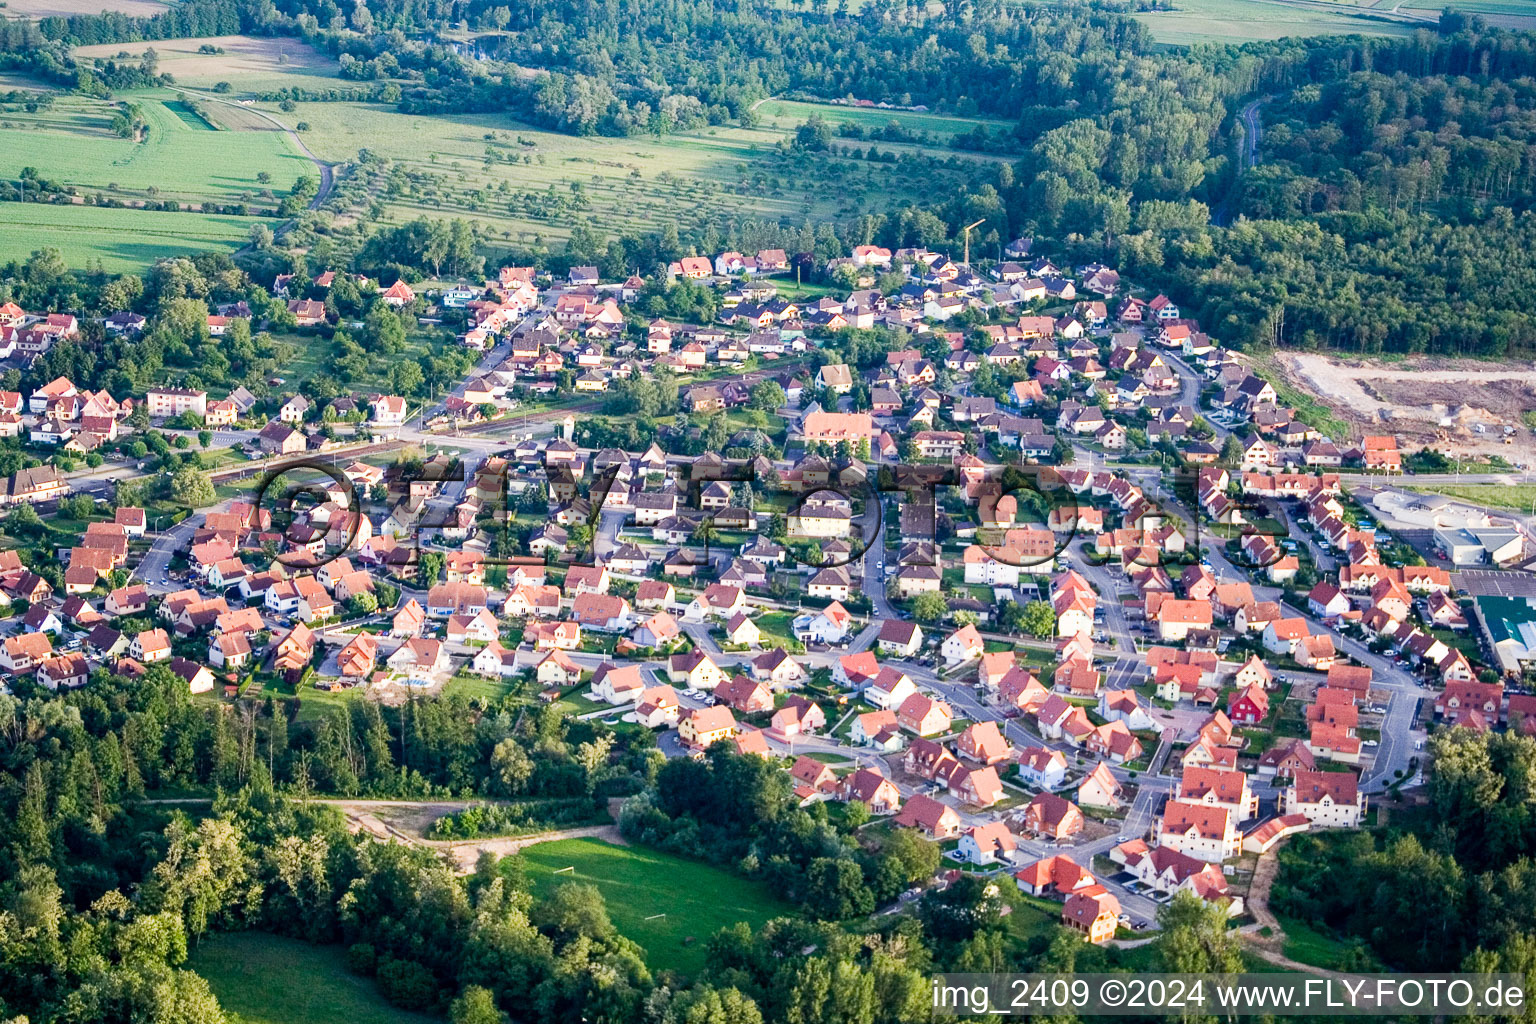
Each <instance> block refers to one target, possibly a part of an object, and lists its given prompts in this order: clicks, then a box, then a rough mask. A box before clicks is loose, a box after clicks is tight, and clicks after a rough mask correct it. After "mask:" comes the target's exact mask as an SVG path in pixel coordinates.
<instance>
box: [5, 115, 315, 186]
mask: <svg viewBox="0 0 1536 1024" xmlns="http://www.w3.org/2000/svg"><path fill="white" fill-rule="evenodd" d="M120 98H121V99H123V100H126V101H128V102H131V103H134V104H136V105H137V106H138V108H139V113H140V115H141V116H142V117H143V119H144V122H145V125H146V126H147V129H148V130H147V132H146V133H145V135H144V137H143V138H142V140H140V141H135V140H134V139H132V138H122V137H121V136H119V135H117V134H116V133H115V132H114V131H113V130H112V118H113V116H114V115H115V114H117V113H118V111H119V109H120V108H119V106H118V104H116V103H109V102H106V101H104V100H98V99H94V98H91V97H87V96H78V95H60V96H59V97H58V98H57V99H56V100H55V102H54V104H53V106H52V108H51V109H48V110H39V111H37V112H36V113H28V112H26V111H12V112H8V113H6V114H4V115H3V117H0V177H6V178H15V177H16V176H17V175H18V174H19V173H20V171H21V169H22V168H23V167H36V168H37V169H38V171H39V173H40V174H41V175H42V176H43V177H44V178H47V179H49V180H52V181H58V182H61V183H63V184H66V185H72V186H76V187H78V188H81V189H86V190H89V191H92V192H98V191H99V192H103V193H105V194H107V195H109V196H111V197H114V198H118V199H123V200H125V201H135V202H136V201H143V200H145V199H149V198H156V199H176V200H179V201H182V202H186V203H200V202H204V201H210V200H211V201H213V202H219V203H233V202H239V201H240V200H241V199H243V198H252V199H255V198H257V197H258V196H259V194H260V193H261V192H262V191H263V190H266V189H269V188H270V189H273V190H277V191H287V190H288V189H290V188H292V187H293V183H294V181H296V180H297V179H298V178H299V177H300V176H301V175H304V174H314V173H315V167H314V164H313V163H311V162H310V161H309V160H306V159H305V158H304V157H303V156H301V155H300V154H299V153H298V151H297V150H296V149H295V147H294V145H293V142H292V140H291V139H290V138H289V137H288V136H287V134H285V133H284V132H280V131H262V132H255V131H238V132H236V131H229V132H216V131H214V130H213V127H212V126H211V125H210V124H209V123H208V122H207V121H205V120H204V119H203V118H200V117H198V116H197V115H196V114H195V113H193V112H192V111H191V110H190V109H189V108H188V107H187V106H186V105H185V103H184V102H183V101H182V100H181V98H180V97H179V96H178V94H177V93H175V92H174V91H171V90H168V89H153V90H144V91H138V92H132V93H123V94H121V95H120ZM216 110H217V106H216V105H214V104H209V115H210V116H216V114H215V111H216ZM258 174H268V175H271V178H272V180H271V182H270V183H263V182H260V181H258V180H257V175H258ZM151 190H153V191H151Z"/></svg>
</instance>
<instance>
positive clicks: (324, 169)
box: [188, 89, 336, 228]
mask: <svg viewBox="0 0 1536 1024" xmlns="http://www.w3.org/2000/svg"><path fill="white" fill-rule="evenodd" d="M188 92H196V93H197V94H198V95H199V96H202V97H203V98H204V99H208V100H213V101H214V102H215V103H222V104H223V105H224V106H226V107H233V108H234V109H236V110H240V111H244V112H246V113H250V114H255V115H256V116H257V117H259V118H261V119H262V120H263V121H268V122H270V123H272V124H274V125H276V126H277V130H278V131H281V132H285V133H287V135H288V137H289V138H290V139H292V140H293V144H294V145H295V146H298V147H299V152H300V153H303V154H304V156H305V157H306V158H307V159H308V160H309V162H310V163H312V164H314V165H315V168H316V169H317V170H319V172H320V188H319V189H318V190H317V191H316V192H315V198H313V199H311V200H310V201H309V208H310V209H311V210H318V209H320V204H321V203H323V202H325V199H326V197H327V196H329V195H330V194H331V187H332V186H333V185H334V184H335V183H336V179H335V174H334V173H333V172H332V170H331V165H330V164H328V163H326V162H325V161H324V160H321V159H320V158H319V157H317V156H315V154H314V153H312V152H310V149H309V147H308V146H306V145H305V144H304V139H303V138H302V137H301V136H300V135H299V133H298V132H296V131H294V130H293V129H292V128H289V127H288V126H287V125H285V124H283V122H281V121H279V120H278V119H277V118H275V117H273V116H272V115H271V114H269V113H267V112H266V111H265V110H260V109H258V108H257V107H254V106H250V107H247V106H244V105H243V104H240V103H237V102H236V101H234V100H226V99H224V98H223V97H221V96H219V95H218V94H217V93H214V92H204V91H202V90H198V89H189V90H188ZM290 223H291V222H290ZM287 226H288V225H284V228H287Z"/></svg>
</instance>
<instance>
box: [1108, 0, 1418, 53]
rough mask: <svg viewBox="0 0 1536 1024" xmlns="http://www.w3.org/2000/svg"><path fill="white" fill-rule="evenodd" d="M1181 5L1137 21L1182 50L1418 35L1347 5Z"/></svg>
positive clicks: (1266, 1)
mask: <svg viewBox="0 0 1536 1024" xmlns="http://www.w3.org/2000/svg"><path fill="white" fill-rule="evenodd" d="M1177 5H1178V8H1177V10H1172V11H1145V12H1142V13H1139V14H1135V15H1133V17H1135V18H1136V19H1137V20H1138V21H1140V22H1142V23H1143V24H1144V25H1146V26H1147V27H1148V28H1149V29H1151V30H1152V36H1153V38H1155V39H1156V40H1157V41H1158V42H1160V43H1170V44H1174V45H1180V46H1187V45H1190V44H1193V43H1243V42H1247V41H1250V40H1263V39H1282V38H1284V37H1286V36H1323V35H1350V34H1359V35H1367V36H1406V35H1411V34H1412V33H1413V31H1414V26H1413V25H1410V24H1408V23H1406V22H1393V21H1387V20H1382V19H1377V18H1369V17H1359V16H1357V15H1355V14H1353V13H1352V9H1351V7H1350V6H1346V5H1344V4H1339V5H1338V8H1339V9H1338V10H1337V12H1335V11H1333V10H1329V9H1327V8H1325V7H1323V6H1320V5H1312V4H1291V3H1287V2H1285V0H1177Z"/></svg>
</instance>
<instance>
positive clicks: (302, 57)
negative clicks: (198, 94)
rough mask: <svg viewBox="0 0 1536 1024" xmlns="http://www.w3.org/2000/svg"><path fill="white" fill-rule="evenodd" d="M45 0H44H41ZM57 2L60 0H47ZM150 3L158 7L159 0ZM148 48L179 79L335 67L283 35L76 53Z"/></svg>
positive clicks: (107, 46) (88, 53)
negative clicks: (209, 50)
mask: <svg viewBox="0 0 1536 1024" xmlns="http://www.w3.org/2000/svg"><path fill="white" fill-rule="evenodd" d="M38 2H44V0H38ZM47 2H58V0H47ZM148 6H151V7H155V8H159V7H160V6H161V5H160V4H149V5H148ZM202 46H215V47H217V48H219V49H221V50H223V51H224V52H223V53H199V52H198V50H199V48H200V47H202ZM146 49H152V50H154V51H155V53H157V54H159V56H160V70H162V71H169V72H170V73H171V74H172V75H175V76H176V78H177V80H178V81H180V80H181V79H188V80H192V79H199V78H203V79H207V78H221V79H222V78H230V79H233V78H238V77H239V76H241V75H252V74H264V75H266V74H272V73H274V72H284V71H288V72H292V71H303V72H308V73H311V74H313V73H321V74H324V73H326V72H329V71H332V70H334V69H335V67H336V64H335V62H334V61H332V60H331V59H330V58H329V57H327V56H325V55H324V54H322V53H320V52H319V51H318V50H316V49H315V48H314V47H312V46H309V45H307V44H305V43H301V42H296V41H295V40H293V39H287V38H282V37H273V38H258V37H256V36H214V37H212V38H200V39H156V40H154V41H153V42H148V43H100V44H97V45H94V46H81V47H78V48H77V49H76V50H75V55H76V56H77V57H92V58H103V57H116V56H117V55H118V54H120V53H124V52H127V53H129V54H131V55H132V56H134V57H138V56H139V55H140V54H142V53H143V52H144V51H145V50H146Z"/></svg>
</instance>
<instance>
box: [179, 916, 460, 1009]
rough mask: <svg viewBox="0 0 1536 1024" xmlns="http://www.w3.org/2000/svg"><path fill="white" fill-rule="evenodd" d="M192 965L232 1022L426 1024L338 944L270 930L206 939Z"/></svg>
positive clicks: (195, 955) (234, 933) (192, 959)
mask: <svg viewBox="0 0 1536 1024" xmlns="http://www.w3.org/2000/svg"><path fill="white" fill-rule="evenodd" d="M188 966H189V967H190V968H191V969H192V970H193V971H195V972H196V973H197V974H200V975H202V977H203V979H204V980H205V981H207V982H208V985H209V987H210V988H212V989H213V993H214V995H216V996H218V997H219V1003H220V1005H222V1006H223V1007H224V1009H225V1011H226V1012H227V1013H229V1015H230V1019H231V1020H232V1021H233V1022H234V1024H309V1022H311V1021H347V1022H348V1024H427V1022H429V1021H433V1020H436V1019H437V1018H434V1017H427V1016H423V1015H421V1014H417V1013H407V1012H406V1011H404V1010H398V1009H396V1008H394V1007H393V1006H390V1005H389V1004H388V1003H386V1002H385V1001H384V997H383V996H381V995H379V993H378V990H377V988H375V986H374V983H373V982H372V981H371V980H369V979H368V978H364V977H361V976H360V975H357V974H353V973H352V972H351V971H349V970H347V966H346V959H345V954H344V953H343V951H342V948H341V947H340V946H311V945H310V944H309V943H307V942H300V941H299V940H297V939H287V938H282V937H281V936H277V935H268V934H266V933H264V932H232V933H229V934H224V935H209V936H206V937H205V938H203V939H202V940H201V941H200V942H199V943H198V945H197V948H196V950H195V951H194V952H193V954H192V957H191V960H190V962H189V964H188Z"/></svg>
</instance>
